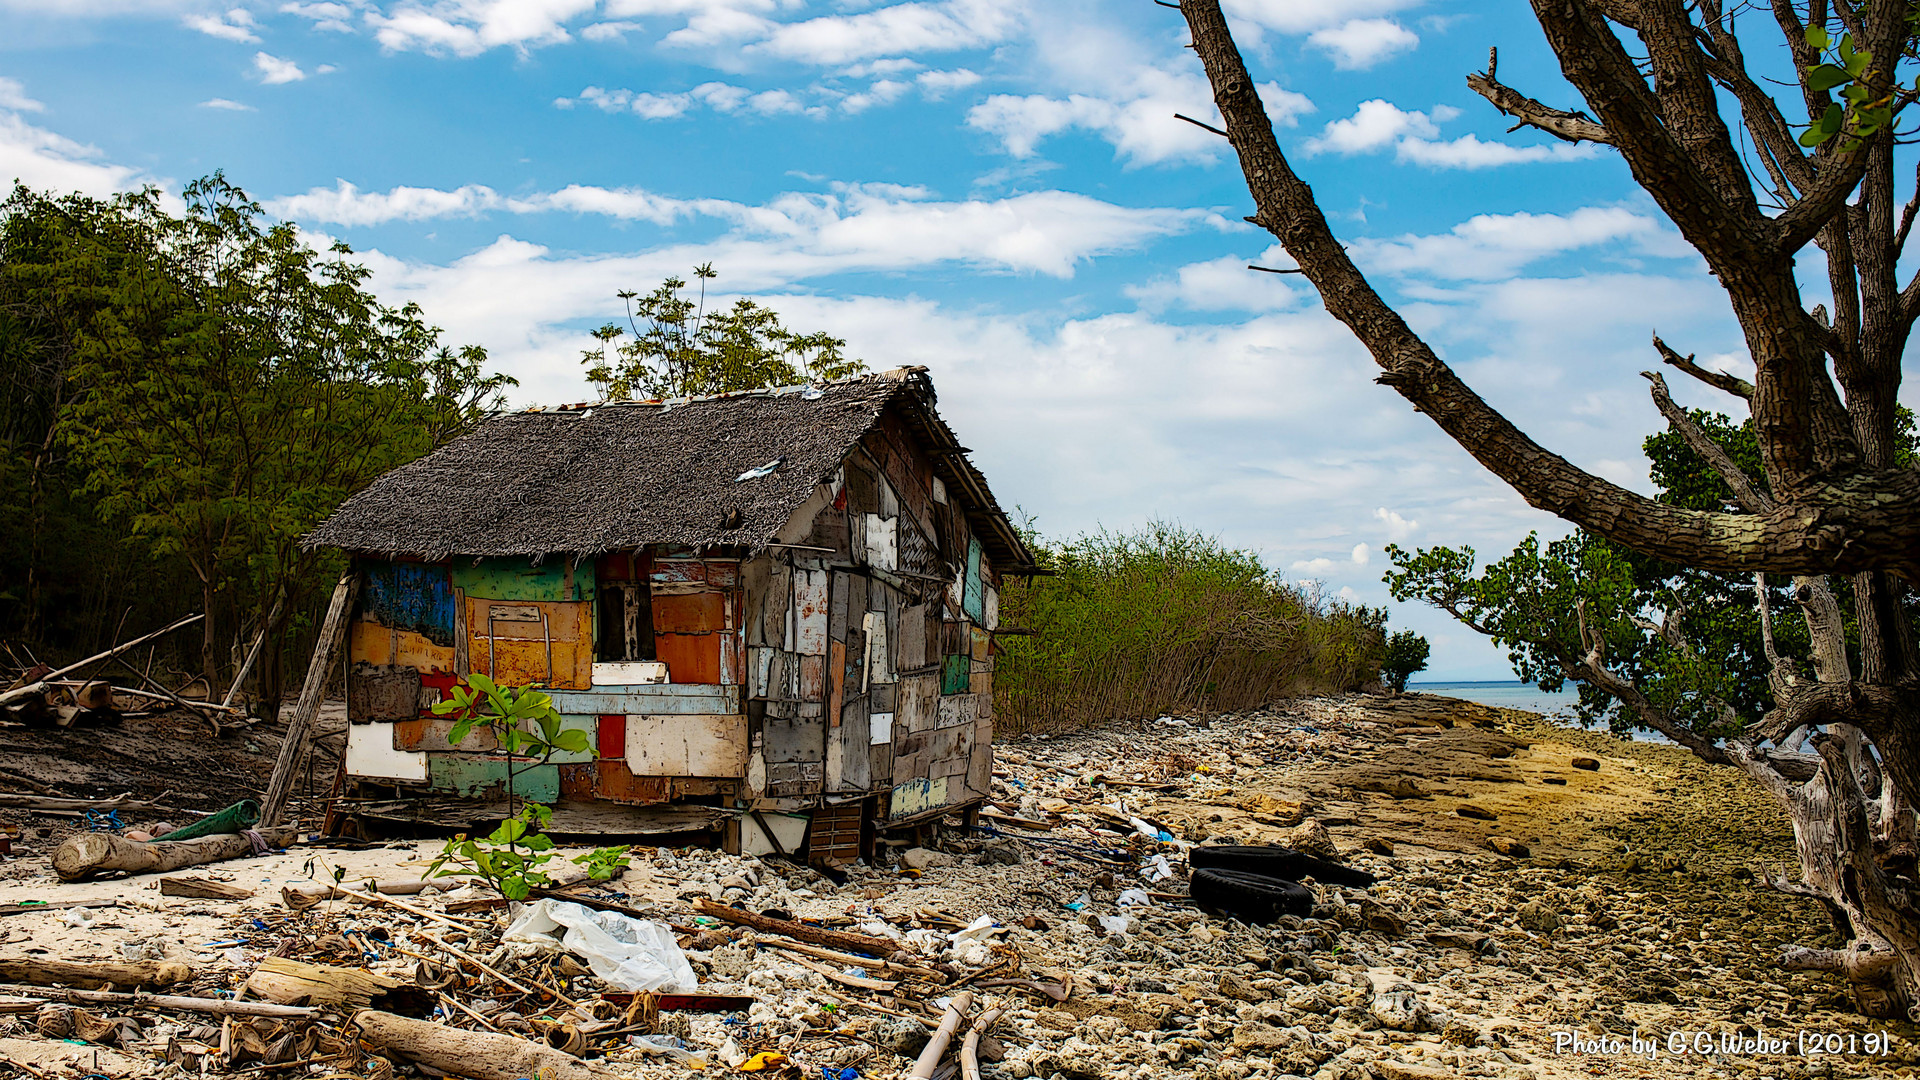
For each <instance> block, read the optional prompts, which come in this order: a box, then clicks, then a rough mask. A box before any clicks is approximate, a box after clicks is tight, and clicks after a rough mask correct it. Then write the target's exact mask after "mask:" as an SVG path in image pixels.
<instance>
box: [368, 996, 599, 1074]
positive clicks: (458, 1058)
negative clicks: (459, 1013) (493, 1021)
mask: <svg viewBox="0 0 1920 1080" xmlns="http://www.w3.org/2000/svg"><path fill="white" fill-rule="evenodd" d="M352 1022H353V1024H354V1026H355V1027H357V1028H359V1029H360V1037H361V1038H362V1039H363V1040H365V1041H366V1042H368V1043H370V1044H372V1045H373V1046H375V1047H377V1048H379V1049H380V1050H382V1051H384V1052H387V1053H391V1054H394V1055H396V1056H398V1057H401V1058H404V1059H405V1060H407V1061H411V1062H413V1063H415V1064H418V1065H425V1066H427V1067H428V1068H430V1069H434V1070H436V1071H438V1072H442V1073H449V1074H451V1075H454V1076H464V1077H468V1078H469V1080H519V1078H520V1077H525V1076H538V1077H542V1078H544V1080H623V1078H622V1077H621V1075H620V1074H619V1073H616V1072H613V1071H612V1070H610V1069H603V1068H601V1067H600V1066H598V1065H589V1064H587V1063H586V1062H584V1061H581V1060H580V1059H579V1058H577V1057H574V1056H573V1055H572V1054H569V1053H566V1052H564V1051H560V1050H555V1049H554V1048H552V1047H550V1046H545V1045H543V1044H541V1043H537V1042H534V1041H533V1040H531V1039H522V1038H518V1037H516V1036H513V1035H496V1034H493V1033H491V1032H486V1031H467V1030H465V1029H463V1028H456V1027H448V1026H447V1025H445V1024H435V1023H431V1022H429V1021H426V1020H410V1019H408V1018H406V1017H404V1016H395V1015H394V1014H392V1013H384V1012H375V1011H373V1010H371V1009H363V1010H361V1011H360V1012H356V1013H354V1014H353V1021H352Z"/></svg>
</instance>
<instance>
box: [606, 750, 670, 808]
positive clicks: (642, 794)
mask: <svg viewBox="0 0 1920 1080" xmlns="http://www.w3.org/2000/svg"><path fill="white" fill-rule="evenodd" d="M593 769H594V789H593V791H594V795H595V796H597V797H599V798H602V799H606V800H608V801H609V802H618V803H638V804H648V803H663V802H671V801H672V800H673V793H674V783H673V778H672V777H669V776H635V775H633V770H631V769H629V768H627V763H626V762H625V761H604V760H603V761H596V762H594V763H593Z"/></svg>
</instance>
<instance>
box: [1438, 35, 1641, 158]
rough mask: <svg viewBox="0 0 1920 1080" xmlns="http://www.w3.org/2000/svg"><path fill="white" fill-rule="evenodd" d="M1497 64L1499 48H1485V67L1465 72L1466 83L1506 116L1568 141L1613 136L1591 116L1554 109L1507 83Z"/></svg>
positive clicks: (1607, 139) (1608, 139)
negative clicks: (1485, 68)
mask: <svg viewBox="0 0 1920 1080" xmlns="http://www.w3.org/2000/svg"><path fill="white" fill-rule="evenodd" d="M1499 67H1500V50H1499V49H1488V50H1487V70H1485V71H1476V72H1474V73H1473V74H1471V75H1468V76H1467V86H1468V87H1469V88H1470V89H1472V90H1473V92H1474V93H1476V94H1479V95H1480V96H1481V97H1483V98H1486V99H1487V100H1488V101H1489V102H1491V103H1492V105H1493V107H1494V108H1496V109H1499V110H1500V111H1501V112H1502V113H1504V114H1506V115H1507V116H1513V117H1518V118H1519V120H1520V122H1521V123H1522V124H1526V125H1528V126H1529V127H1536V128H1539V129H1540V130H1541V131H1544V132H1546V133H1547V134H1549V135H1552V136H1554V137H1555V138H1559V139H1565V140H1566V141H1567V142H1570V143H1579V142H1593V143H1611V142H1612V141H1613V139H1612V137H1611V136H1609V135H1608V134H1607V129H1606V128H1604V127H1602V126H1601V125H1600V123H1599V122H1598V121H1596V120H1595V119H1594V118H1593V117H1591V116H1588V115H1587V114H1586V113H1583V112H1569V111H1567V110H1565V109H1556V108H1553V107H1551V106H1548V105H1542V104H1541V103H1540V102H1538V101H1535V100H1534V99H1532V98H1530V97H1528V96H1527V95H1525V94H1522V93H1521V92H1519V91H1518V90H1515V89H1513V88H1512V87H1509V86H1506V85H1505V84H1503V83H1501V82H1500V80H1499V79H1498V78H1496V77H1495V75H1496V73H1497V72H1498V70H1499Z"/></svg>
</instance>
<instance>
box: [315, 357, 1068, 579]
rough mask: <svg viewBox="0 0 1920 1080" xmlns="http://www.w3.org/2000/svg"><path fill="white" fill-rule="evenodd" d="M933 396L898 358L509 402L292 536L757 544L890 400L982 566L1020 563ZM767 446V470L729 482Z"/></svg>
mask: <svg viewBox="0 0 1920 1080" xmlns="http://www.w3.org/2000/svg"><path fill="white" fill-rule="evenodd" d="M933 402H934V395H933V384H932V382H931V380H929V379H928V378H927V377H926V374H925V369H924V368H897V369H895V370H893V371H888V372H883V373H880V374H877V375H868V376H864V377H861V378H857V379H848V380H844V381H841V382H837V383H830V384H828V385H826V386H824V387H821V388H819V389H816V390H807V389H805V388H803V387H788V388H782V389H778V390H759V391H748V392H745V393H738V394H725V395H720V396H717V397H710V398H695V399H692V400H687V401H678V402H666V403H635V404H629V403H621V404H612V405H601V406H598V407H595V408H577V409H557V410H543V411H529V412H520V413H509V414H506V415H503V416H498V417H494V418H492V419H489V420H487V421H485V422H484V423H482V424H481V425H480V426H479V427H478V428H477V429H475V430H474V431H473V432H471V433H469V434H467V435H464V436H462V437H461V438H458V439H455V440H454V441H453V442H451V443H448V444H447V445H446V446H443V447H441V448H440V449H438V450H436V451H434V452H433V453H431V454H428V455H427V456H426V457H423V458H421V459H419V460H418V461H414V462H412V463H410V464H407V465H402V466H401V467H399V468H397V469H395V470H393V471H392V472H390V473H387V474H386V475H385V476H382V477H380V478H379V479H378V480H375V481H374V482H373V483H372V484H371V485H369V486H368V487H367V489H366V490H364V491H362V492H360V493H359V494H358V495H355V496H353V497H352V498H350V499H348V500H347V501H346V502H345V503H342V504H341V506H340V508H339V509H338V510H336V511H334V513H333V515H332V516H331V517H329V518H327V520H326V521H324V522H322V523H321V524H320V526H319V527H318V528H316V529H315V530H314V531H313V532H312V533H310V534H308V535H307V537H306V538H305V540H304V543H305V545H306V546H308V547H338V548H345V549H347V550H349V551H354V552H358V553H361V554H367V555H379V556H388V557H390V556H395V555H408V556H419V557H423V558H428V559H442V558H446V557H448V556H450V555H527V556H535V555H547V554H557V553H569V554H574V555H594V554H598V553H600V552H605V551H617V550H624V549H628V548H635V547H639V546H641V545H644V544H668V545H682V546H722V547H740V548H745V549H748V550H750V551H751V550H758V549H759V548H761V547H762V546H763V545H765V544H766V543H767V542H768V541H769V540H771V539H772V538H773V536H774V534H775V533H776V532H777V531H778V530H779V529H780V527H781V526H782V525H785V524H786V523H787V520H788V519H789V518H790V517H792V516H793V512H794V511H795V510H797V509H798V508H799V507H800V504H801V503H803V502H805V501H806V499H807V497H808V496H809V495H811V494H813V491H814V488H815V486H816V485H818V484H819V483H821V482H822V481H823V480H825V479H827V478H828V477H830V476H831V475H832V474H833V471H834V469H836V468H837V467H838V466H839V465H840V462H841V461H842V460H843V459H844V458H845V457H846V456H847V454H848V453H849V452H851V451H852V449H853V448H854V446H855V444H856V443H858V442H859V441H860V438H861V437H862V436H863V435H865V434H866V433H867V431H868V430H869V429H870V428H872V427H873V425H874V423H875V422H876V421H878V420H879V418H880V416H881V414H882V413H883V412H884V411H886V410H887V409H888V408H889V407H895V408H898V409H900V410H902V412H903V414H904V416H905V417H906V418H907V419H908V421H909V425H910V427H911V428H913V429H914V430H915V431H916V432H918V433H919V435H920V436H921V437H922V438H924V439H927V440H928V442H929V451H930V452H932V451H942V450H944V451H946V452H945V453H936V455H935V462H936V468H937V470H938V471H939V472H940V473H941V474H942V476H943V477H944V478H945V479H946V481H947V484H948V486H949V488H950V489H951V490H953V491H954V494H955V495H956V496H957V497H959V498H960V499H961V500H962V503H963V505H964V506H965V507H966V509H967V512H968V515H967V516H968V518H969V520H970V521H971V522H972V523H973V527H974V529H975V531H976V532H977V533H978V534H979V535H980V539H981V543H982V545H983V546H984V547H986V549H987V550H988V552H989V554H991V555H992V556H993V557H994V562H995V565H996V566H998V567H1001V568H1003V569H1006V570H1013V571H1016V572H1017V571H1018V570H1021V569H1026V568H1030V567H1031V566H1032V564H1033V556H1032V554H1031V553H1029V552H1028V551H1027V550H1026V548H1025V546H1024V545H1022V544H1021V543H1020V539H1019V537H1018V535H1017V534H1016V533H1015V532H1014V530H1013V527H1012V526H1011V525H1010V524H1009V523H1008V521H1007V519H1006V516H1005V514H1003V513H1002V512H1001V510H1000V507H999V506H998V505H997V504H996V503H995V502H994V501H993V495H992V493H991V492H989V491H988V490H987V486H986V479H985V478H984V477H982V476H981V475H980V473H979V471H978V470H977V469H975V468H974V467H973V465H972V464H971V463H970V462H968V461H966V460H965V458H964V457H962V456H961V454H960V452H959V451H960V447H959V444H958V441H957V440H955V438H954V436H953V432H952V430H951V429H949V428H948V427H947V425H946V424H945V423H944V422H943V421H941V420H940V418H939V416H938V414H936V413H935V412H934V409H933ZM776 459H784V461H782V463H781V464H780V466H779V467H778V468H777V469H775V470H774V471H773V472H771V473H769V474H768V475H766V476H762V477H759V478H756V479H749V480H739V479H737V478H738V477H740V476H741V474H743V473H747V472H749V471H751V470H755V469H758V468H761V467H763V466H765V465H767V464H768V463H769V462H772V461H774V460H776ZM728 525H732V526H733V527H731V528H728V527H727V526H728Z"/></svg>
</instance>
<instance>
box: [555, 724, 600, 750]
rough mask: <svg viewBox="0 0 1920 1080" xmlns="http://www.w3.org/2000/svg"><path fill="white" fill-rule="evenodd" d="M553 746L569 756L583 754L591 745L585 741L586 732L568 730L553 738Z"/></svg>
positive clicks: (577, 729)
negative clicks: (569, 754)
mask: <svg viewBox="0 0 1920 1080" xmlns="http://www.w3.org/2000/svg"><path fill="white" fill-rule="evenodd" d="M553 745H555V746H557V747H559V748H560V749H562V750H565V751H567V752H568V753H571V754H583V753H585V752H586V751H587V748H588V747H589V746H591V745H592V743H591V742H590V741H589V740H588V739H587V733H586V732H584V731H581V730H580V729H579V728H569V729H567V730H566V731H562V732H561V733H560V734H559V735H558V736H556V737H555V738H554V740H553Z"/></svg>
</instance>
